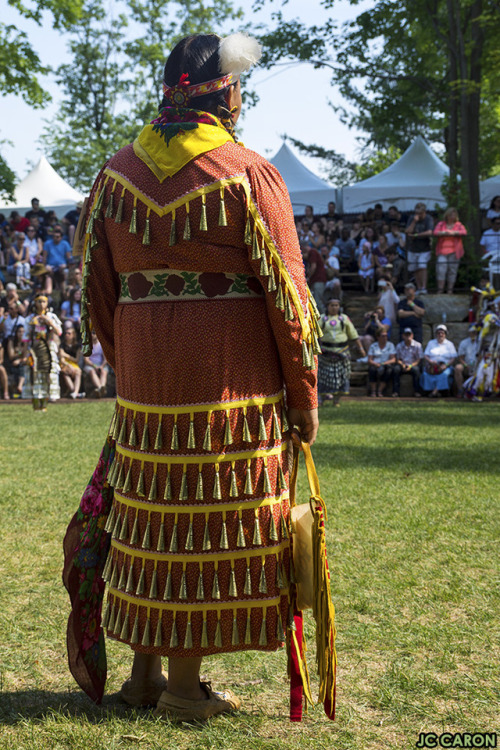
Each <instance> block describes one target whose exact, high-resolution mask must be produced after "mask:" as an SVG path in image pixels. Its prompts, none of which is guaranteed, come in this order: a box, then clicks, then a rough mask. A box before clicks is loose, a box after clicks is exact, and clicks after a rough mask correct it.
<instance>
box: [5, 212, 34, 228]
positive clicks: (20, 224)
mask: <svg viewBox="0 0 500 750" xmlns="http://www.w3.org/2000/svg"><path fill="white" fill-rule="evenodd" d="M10 225H11V227H12V229H14V230H15V231H16V232H26V230H27V229H28V227H29V225H30V220H29V219H27V218H26V217H25V216H21V215H20V214H19V213H18V211H12V213H11V215H10Z"/></svg>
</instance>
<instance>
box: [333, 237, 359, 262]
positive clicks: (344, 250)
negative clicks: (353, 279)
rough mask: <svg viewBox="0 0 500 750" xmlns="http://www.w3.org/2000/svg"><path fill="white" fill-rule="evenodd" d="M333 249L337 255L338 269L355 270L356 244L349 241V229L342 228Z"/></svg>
mask: <svg viewBox="0 0 500 750" xmlns="http://www.w3.org/2000/svg"><path fill="white" fill-rule="evenodd" d="M335 248H336V250H337V252H338V255H339V261H340V268H341V269H342V270H344V271H354V270H356V268H357V263H356V259H355V252H356V242H355V241H354V240H353V239H351V230H350V227H342V231H341V233H340V238H339V239H338V240H337V241H336V242H335Z"/></svg>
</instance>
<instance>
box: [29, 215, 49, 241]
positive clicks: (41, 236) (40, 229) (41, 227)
mask: <svg viewBox="0 0 500 750" xmlns="http://www.w3.org/2000/svg"><path fill="white" fill-rule="evenodd" d="M30 226H33V227H35V237H36V239H37V240H41V241H42V249H43V243H44V242H45V240H46V239H47V236H48V235H47V230H46V228H45V224H42V223H41V222H40V219H39V218H38V216H32V217H31V221H30Z"/></svg>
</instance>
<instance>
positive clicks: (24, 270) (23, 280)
mask: <svg viewBox="0 0 500 750" xmlns="http://www.w3.org/2000/svg"><path fill="white" fill-rule="evenodd" d="M25 239H26V237H25V234H24V232H16V236H15V244H14V245H11V246H10V247H9V248H8V249H7V271H8V272H9V273H12V274H15V276H16V284H18V285H19V288H20V289H23V290H24V289H29V288H30V286H29V283H28V282H29V279H30V255H29V251H28V248H27V247H26V245H25Z"/></svg>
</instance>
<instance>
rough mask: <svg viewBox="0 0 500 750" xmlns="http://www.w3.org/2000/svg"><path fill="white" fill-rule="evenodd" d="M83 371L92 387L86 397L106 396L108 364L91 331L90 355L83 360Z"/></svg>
mask: <svg viewBox="0 0 500 750" xmlns="http://www.w3.org/2000/svg"><path fill="white" fill-rule="evenodd" d="M83 361H84V365H83V371H84V372H85V373H86V374H87V375H88V376H89V378H90V382H91V384H92V386H93V388H92V391H91V392H90V393H87V395H88V396H89V395H90V396H91V397H93V398H101V396H106V393H107V381H108V364H107V362H106V357H105V356H104V352H103V350H102V346H101V344H100V342H99V341H98V340H97V336H96V333H95V331H92V354H91V355H90V357H84V359H83Z"/></svg>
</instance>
